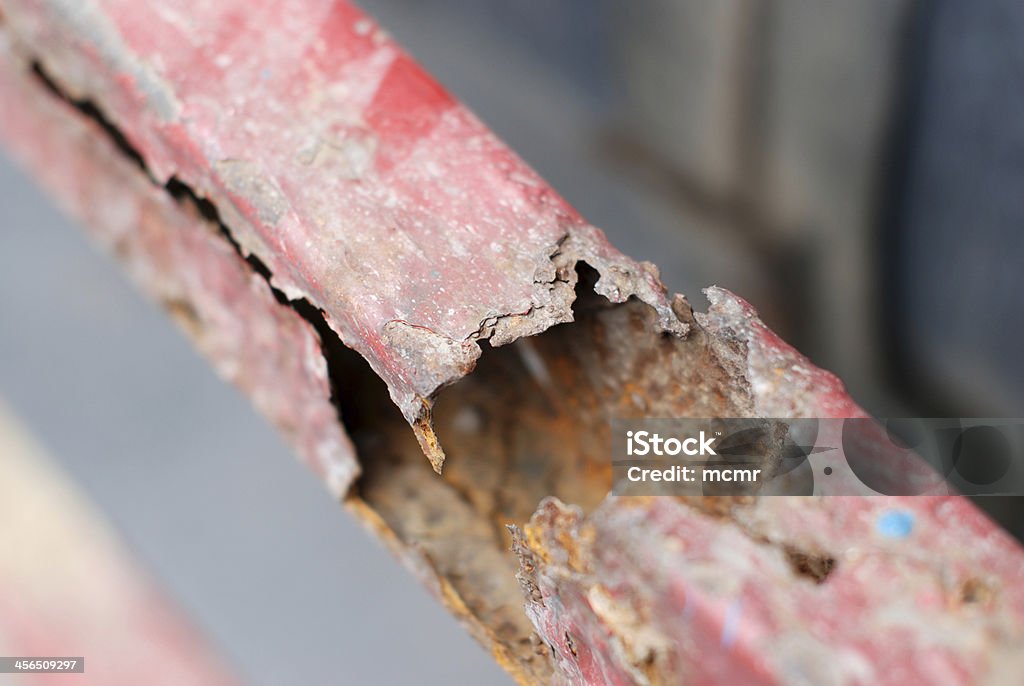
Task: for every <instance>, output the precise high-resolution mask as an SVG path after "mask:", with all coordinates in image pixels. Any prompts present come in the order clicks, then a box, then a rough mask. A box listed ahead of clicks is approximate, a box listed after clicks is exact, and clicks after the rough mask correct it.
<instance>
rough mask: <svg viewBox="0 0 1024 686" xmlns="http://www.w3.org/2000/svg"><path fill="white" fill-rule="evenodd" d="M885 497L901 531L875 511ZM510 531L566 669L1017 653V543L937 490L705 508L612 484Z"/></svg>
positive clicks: (877, 673)
mask: <svg viewBox="0 0 1024 686" xmlns="http://www.w3.org/2000/svg"><path fill="white" fill-rule="evenodd" d="M703 505H704V506H705V507H706V505H707V503H703ZM894 514H898V515H900V516H901V517H904V516H905V517H909V518H910V521H912V522H913V527H912V530H911V531H910V532H909V533H908V534H907V535H906V536H893V535H892V533H891V532H890V531H889V530H888V529H886V528H885V522H886V520H887V518H891V517H893V516H894ZM520 545H521V546H522V547H521V555H522V558H523V570H522V572H521V578H522V581H523V585H524V587H525V589H526V591H527V596H528V598H529V600H528V605H527V608H528V613H529V614H530V617H531V619H533V622H534V624H535V625H536V627H537V629H538V632H539V633H540V635H541V637H542V638H543V640H544V641H545V642H546V643H547V644H548V645H549V646H551V649H552V651H553V653H554V654H555V655H556V656H557V658H556V659H557V662H558V665H559V673H561V674H562V675H563V676H564V677H566V678H567V680H568V681H569V682H570V683H620V684H632V683H692V684H722V683H744V684H925V683H927V684H981V683H992V684H1003V683H1005V684H1010V683H1014V679H1015V678H1016V677H1015V676H1014V675H1016V676H1018V677H1019V675H1020V674H1021V673H1022V670H1024V662H1022V657H1021V651H1020V648H1021V645H1022V642H1024V623H1022V621H1021V617H1022V612H1024V607H1022V603H1021V598H1020V594H1019V592H1018V590H1017V588H1018V586H1017V584H1018V582H1019V579H1020V578H1021V575H1022V574H1024V565H1022V564H1021V561H1020V557H1019V553H1018V552H1017V550H1016V546H1015V544H1013V543H1012V542H1011V541H1010V540H1009V539H1008V538H1007V537H1006V536H1005V534H1002V533H999V532H995V531H993V530H992V529H991V526H990V525H989V524H988V523H987V522H985V521H984V520H983V519H982V518H981V517H980V515H978V514H977V513H976V512H975V511H973V510H971V509H970V508H967V507H962V506H959V505H958V501H955V500H951V499H930V498H919V499H914V498H907V499H888V498H887V499H883V498H850V499H849V502H847V503H844V504H842V505H839V504H837V503H831V502H828V500H827V499H825V500H822V499H810V498H765V499H761V500H756V501H752V502H746V503H738V504H731V505H728V506H725V507H723V508H722V510H720V511H714V512H707V511H704V510H702V509H701V508H694V507H691V506H690V505H688V504H686V503H681V502H679V501H678V500H675V499H672V498H665V497H657V498H650V499H636V498H629V499H622V500H618V501H616V500H610V501H608V502H606V503H604V504H603V505H602V506H601V507H600V508H598V510H597V511H596V512H594V513H592V514H591V515H589V516H587V517H583V516H582V514H581V513H580V512H579V511H578V510H576V509H575V508H568V507H566V506H564V505H562V504H561V503H560V502H558V501H555V500H551V501H547V502H545V503H544V504H543V505H542V506H541V509H540V510H539V511H538V513H537V515H536V516H535V517H534V519H533V520H532V522H531V523H530V525H528V526H527V527H526V530H525V534H524V535H523V538H522V542H521V544H520ZM940 546H946V547H947V550H950V551H951V552H949V553H947V554H943V555H936V554H935V553H934V551H935V550H936V549H937V548H938V547H940ZM806 551H811V552H806ZM967 551H970V552H967Z"/></svg>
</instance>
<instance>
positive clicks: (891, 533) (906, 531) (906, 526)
mask: <svg viewBox="0 0 1024 686" xmlns="http://www.w3.org/2000/svg"><path fill="white" fill-rule="evenodd" d="M875 530H877V531H878V533H880V534H881V535H883V536H885V537H886V538H906V537H907V536H909V535H910V533H911V532H912V531H913V530H914V515H913V514H911V513H909V512H907V511H906V510H889V511H888V512H886V513H885V514H883V515H882V516H881V517H879V518H878V521H877V522H875Z"/></svg>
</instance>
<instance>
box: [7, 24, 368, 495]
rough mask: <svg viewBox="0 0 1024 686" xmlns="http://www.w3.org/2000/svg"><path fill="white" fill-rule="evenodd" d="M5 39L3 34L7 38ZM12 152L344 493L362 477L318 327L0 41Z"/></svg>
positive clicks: (315, 468)
mask: <svg viewBox="0 0 1024 686" xmlns="http://www.w3.org/2000/svg"><path fill="white" fill-rule="evenodd" d="M0 41H3V39H2V38H0ZM0 56H2V59H0V101H3V102H4V103H5V104H6V103H17V104H18V106H17V107H14V106H11V107H7V106H6V105H5V108H4V120H3V127H2V129H0V137H2V139H3V141H4V143H5V146H6V148H7V149H8V150H9V151H10V152H11V153H13V154H14V156H15V157H17V158H18V159H19V160H20V161H21V162H22V163H23V164H24V165H25V166H27V167H28V168H29V169H31V171H32V172H33V174H34V175H35V177H36V178H37V179H38V180H39V181H40V182H41V183H42V184H43V185H44V186H45V187H46V188H47V189H48V190H49V191H50V192H51V193H52V194H53V197H55V198H57V199H58V201H59V202H60V203H61V204H62V205H63V207H64V209H65V210H67V211H68V212H69V213H70V214H72V215H73V216H75V217H76V218H78V219H79V220H81V221H82V222H83V223H84V224H86V225H87V226H89V227H90V228H91V229H92V232H93V235H94V236H95V237H96V238H97V240H98V241H99V242H100V243H101V244H102V245H103V246H105V247H106V248H107V249H108V250H109V251H110V252H112V253H114V254H115V255H117V256H118V257H119V258H120V259H122V260H123V261H124V263H125V264H126V266H127V267H128V269H129V271H130V273H131V275H132V277H133V278H134V279H135V280H136V282H137V283H138V284H139V285H140V286H141V287H142V288H144V289H145V290H146V291H147V292H149V294H150V295H151V296H152V297H154V298H155V299H156V300H158V301H160V302H162V303H163V304H164V305H165V306H166V307H167V308H168V309H169V310H170V311H171V313H172V314H174V315H175V316H176V318H177V319H178V321H179V322H180V323H181V324H182V325H183V326H184V327H185V328H186V329H187V330H188V332H189V333H190V334H191V336H192V338H193V339H194V340H195V341H196V344H197V345H198V346H199V348H200V349H201V350H202V351H203V352H204V353H205V354H206V355H207V356H208V357H209V358H210V360H211V361H212V362H213V364H214V365H215V366H216V368H217V370H218V372H220V373H221V374H222V375H223V376H224V377H225V378H226V379H229V380H231V381H232V382H233V383H236V384H237V385H239V386H240V387H241V388H242V390H244V391H245V392H246V393H247V394H248V395H249V397H250V398H251V399H252V401H253V402H254V404H255V405H256V406H257V407H258V408H259V410H260V411H261V412H263V413H264V414H265V415H266V416H267V417H268V418H269V419H270V420H271V421H272V422H274V424H276V425H277V426H278V427H279V428H280V429H281V430H282V432H283V433H284V434H285V436H286V437H287V438H288V439H289V441H290V442H291V444H292V445H293V446H294V448H295V450H296V452H298V453H299V455H301V456H302V457H303V458H304V460H305V462H306V463H307V464H308V465H309V467H310V468H311V469H312V470H313V471H314V472H315V473H316V474H318V475H319V476H321V477H322V478H323V479H324V480H325V481H326V482H327V483H328V484H329V486H330V487H331V489H332V490H333V491H334V492H335V493H337V494H338V495H342V494H344V493H345V492H346V491H347V490H348V488H349V486H350V485H351V483H352V481H353V479H354V478H355V477H356V475H357V473H358V466H357V463H356V460H355V457H354V452H353V449H352V446H351V443H350V442H349V440H348V437H347V436H346V435H345V434H344V431H343V430H342V428H341V426H340V425H339V423H338V416H337V411H336V410H335V408H334V406H333V405H332V404H331V400H330V395H331V390H330V387H329V383H328V378H327V368H326V365H325V363H324V358H323V355H322V354H321V353H320V344H319V339H318V337H317V334H316V332H315V331H314V330H313V329H312V327H311V326H310V325H309V324H308V323H307V322H306V321H304V320H303V319H302V318H301V317H299V316H298V315H297V314H296V313H295V312H293V311H291V310H289V309H288V308H283V307H280V306H279V305H278V303H277V302H276V300H275V298H274V295H273V294H272V292H271V290H270V287H269V286H268V285H267V283H266V282H265V281H264V280H263V279H262V278H261V277H259V276H258V275H256V274H254V273H253V270H252V269H251V268H250V266H249V265H248V264H247V263H246V262H244V261H243V260H241V259H239V257H238V255H237V254H236V252H235V251H234V249H233V248H232V246H231V244H230V243H228V242H227V241H225V240H224V239H223V238H222V237H220V236H219V235H217V227H216V226H215V225H212V224H211V223H210V222H209V221H206V220H204V219H203V218H202V217H200V215H199V212H198V210H197V209H196V208H195V207H193V206H192V205H190V204H189V203H188V202H181V201H176V200H175V199H174V197H173V196H171V195H170V194H169V193H168V192H166V191H165V190H164V189H163V188H161V187H159V186H156V185H154V184H153V183H151V182H150V180H149V179H148V178H147V177H146V176H145V175H144V174H142V173H141V172H140V170H139V169H138V167H137V166H136V165H135V164H134V163H133V162H132V161H131V160H128V159H126V158H125V156H124V155H123V154H122V153H121V152H119V151H118V150H117V149H116V148H115V147H114V146H112V145H111V144H110V142H109V141H108V140H107V139H106V136H105V135H104V133H103V132H102V131H101V130H100V128H99V126H98V125H97V124H96V123H95V122H93V121H87V120H85V119H81V118H76V117H73V116H70V112H73V110H72V109H71V108H70V107H69V106H68V104H67V103H64V102H62V101H60V100H59V99H57V98H56V97H54V96H52V95H50V94H48V93H45V92H42V89H41V88H40V84H39V83H37V82H36V80H35V79H33V78H31V77H29V76H28V75H27V70H26V69H25V68H24V65H22V67H21V68H18V67H17V66H16V61H15V60H14V59H13V57H12V55H11V54H10V53H9V52H8V49H7V47H6V45H5V44H4V43H2V42H0Z"/></svg>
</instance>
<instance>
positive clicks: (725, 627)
mask: <svg viewBox="0 0 1024 686" xmlns="http://www.w3.org/2000/svg"><path fill="white" fill-rule="evenodd" d="M742 613H743V604H742V603H741V602H740V601H739V600H734V601H732V602H731V603H729V607H727V608H726V609H725V620H724V621H723V622H722V647H723V648H731V647H732V644H733V643H735V642H736V634H737V633H739V630H740V615H741V614H742Z"/></svg>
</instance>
